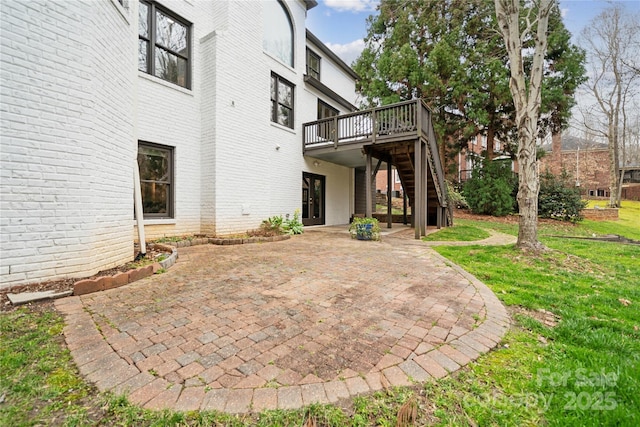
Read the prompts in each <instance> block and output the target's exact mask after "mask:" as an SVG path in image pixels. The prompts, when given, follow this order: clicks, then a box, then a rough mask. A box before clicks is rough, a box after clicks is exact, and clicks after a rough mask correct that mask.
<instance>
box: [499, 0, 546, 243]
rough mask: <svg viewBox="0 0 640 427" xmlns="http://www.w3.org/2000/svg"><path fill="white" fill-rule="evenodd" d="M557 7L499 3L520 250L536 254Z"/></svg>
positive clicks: (514, 1) (542, 0) (513, 0)
mask: <svg viewBox="0 0 640 427" xmlns="http://www.w3.org/2000/svg"><path fill="white" fill-rule="evenodd" d="M553 4H554V0H539V1H538V3H537V5H536V6H537V7H534V8H530V9H526V10H525V13H524V14H523V13H521V12H522V11H523V10H522V8H521V4H520V0H495V5H496V17H497V19H498V28H499V30H500V32H501V33H502V37H503V39H504V44H505V46H506V48H507V52H508V54H509V69H510V71H511V79H510V80H509V89H510V91H511V96H512V97H513V103H514V105H515V110H516V126H517V132H518V156H517V157H518V172H519V174H518V178H519V184H518V207H519V209H520V226H519V228H518V242H517V246H518V247H519V248H521V249H527V250H536V251H537V250H540V249H542V248H543V246H542V244H541V243H540V242H539V241H538V192H539V190H540V180H539V177H538V168H537V165H536V138H537V136H538V121H539V120H540V106H541V103H542V76H543V74H544V58H545V53H546V50H547V29H548V26H549V15H550V14H551V7H552V6H553ZM521 22H523V23H524V28H522V27H523V26H522V25H521V24H520V23H521ZM534 30H535V32H534ZM529 39H531V40H532V41H533V57H532V62H531V65H530V69H529V73H528V75H527V74H526V73H525V56H523V49H524V48H525V47H526V44H527V41H528V40H529Z"/></svg>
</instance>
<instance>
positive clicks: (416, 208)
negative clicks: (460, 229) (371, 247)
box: [411, 138, 424, 239]
mask: <svg viewBox="0 0 640 427" xmlns="http://www.w3.org/2000/svg"><path fill="white" fill-rule="evenodd" d="M413 157H414V171H413V173H414V182H415V185H414V192H415V195H414V197H413V199H414V200H413V206H412V207H411V222H413V226H414V227H415V238H416V239H420V237H421V230H420V228H421V227H420V226H421V224H422V209H423V207H424V202H423V200H422V141H420V138H418V139H416V142H415V147H414V151H413Z"/></svg>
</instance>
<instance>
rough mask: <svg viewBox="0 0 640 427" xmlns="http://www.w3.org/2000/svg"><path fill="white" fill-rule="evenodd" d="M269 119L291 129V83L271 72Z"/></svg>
mask: <svg viewBox="0 0 640 427" xmlns="http://www.w3.org/2000/svg"><path fill="white" fill-rule="evenodd" d="M271 121H272V122H275V123H278V124H281V125H282V126H287V127H290V128H291V129H293V84H291V83H290V82H288V81H287V80H285V79H283V78H282V77H280V76H279V75H277V74H271Z"/></svg>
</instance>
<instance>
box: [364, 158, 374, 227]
mask: <svg viewBox="0 0 640 427" xmlns="http://www.w3.org/2000/svg"><path fill="white" fill-rule="evenodd" d="M371 169H372V168H371V151H370V150H367V165H366V171H365V174H366V176H365V180H364V182H365V185H366V187H367V188H366V190H365V194H366V198H365V200H366V203H367V206H366V209H365V216H366V217H367V218H371V217H372V216H373V211H372V209H371V202H372V198H371V184H372V182H371Z"/></svg>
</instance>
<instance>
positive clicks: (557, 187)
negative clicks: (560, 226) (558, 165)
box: [538, 171, 587, 222]
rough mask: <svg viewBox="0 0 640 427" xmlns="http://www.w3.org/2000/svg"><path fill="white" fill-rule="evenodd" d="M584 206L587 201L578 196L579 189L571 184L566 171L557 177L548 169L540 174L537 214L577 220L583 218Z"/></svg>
mask: <svg viewBox="0 0 640 427" xmlns="http://www.w3.org/2000/svg"><path fill="white" fill-rule="evenodd" d="M586 206H587V202H585V201H583V200H582V199H581V198H580V190H578V189H577V188H575V187H574V186H572V185H571V182H570V179H569V175H568V174H567V172H566V171H562V175H560V176H559V177H557V176H555V175H553V174H552V173H550V172H549V171H546V172H545V173H543V174H541V175H540V193H539V194H538V216H540V217H541V218H552V219H558V220H561V221H570V222H578V221H581V220H582V219H583V217H582V209H584V208H585V207H586Z"/></svg>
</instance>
